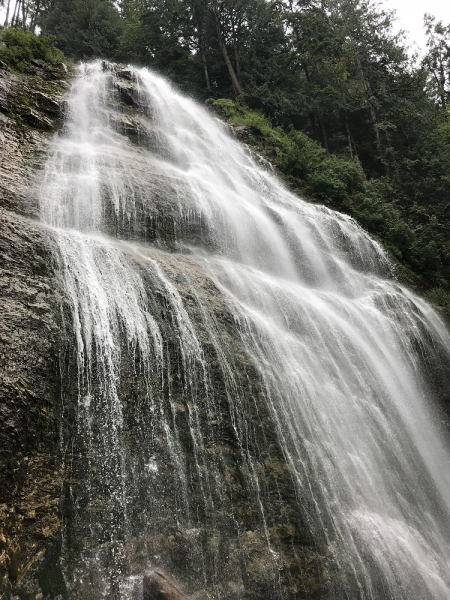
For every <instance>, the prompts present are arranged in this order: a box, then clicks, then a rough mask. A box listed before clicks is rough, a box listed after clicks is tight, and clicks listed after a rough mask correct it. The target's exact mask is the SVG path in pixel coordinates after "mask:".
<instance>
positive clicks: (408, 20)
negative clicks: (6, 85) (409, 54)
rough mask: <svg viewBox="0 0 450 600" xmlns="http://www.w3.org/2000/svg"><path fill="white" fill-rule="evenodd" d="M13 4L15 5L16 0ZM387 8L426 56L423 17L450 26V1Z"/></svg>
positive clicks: (396, 0) (388, 3)
mask: <svg viewBox="0 0 450 600" xmlns="http://www.w3.org/2000/svg"><path fill="white" fill-rule="evenodd" d="M11 4H14V0H13V2H12V3H11ZM383 4H384V6H385V7H386V8H389V9H391V10H395V11H396V12H397V17H398V22H397V29H404V30H405V31H406V33H407V40H408V45H410V46H411V48H412V50H413V51H414V50H415V51H418V52H419V54H424V53H425V51H426V43H425V33H424V29H423V15H424V13H425V12H428V13H430V14H432V15H434V16H435V17H436V19H437V20H438V21H442V22H443V24H444V25H449V24H450V0H426V2H423V1H420V0H384V2H383ZM3 20H4V10H2V9H0V22H3Z"/></svg>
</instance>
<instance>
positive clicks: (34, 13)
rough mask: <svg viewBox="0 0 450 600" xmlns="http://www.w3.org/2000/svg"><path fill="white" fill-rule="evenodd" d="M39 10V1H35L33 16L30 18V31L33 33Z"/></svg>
mask: <svg viewBox="0 0 450 600" xmlns="http://www.w3.org/2000/svg"><path fill="white" fill-rule="evenodd" d="M40 10H41V0H36V6H35V7H34V12H33V16H32V17H31V23H30V29H31V31H32V32H33V33H35V31H36V21H37V18H38V16H39V13H40Z"/></svg>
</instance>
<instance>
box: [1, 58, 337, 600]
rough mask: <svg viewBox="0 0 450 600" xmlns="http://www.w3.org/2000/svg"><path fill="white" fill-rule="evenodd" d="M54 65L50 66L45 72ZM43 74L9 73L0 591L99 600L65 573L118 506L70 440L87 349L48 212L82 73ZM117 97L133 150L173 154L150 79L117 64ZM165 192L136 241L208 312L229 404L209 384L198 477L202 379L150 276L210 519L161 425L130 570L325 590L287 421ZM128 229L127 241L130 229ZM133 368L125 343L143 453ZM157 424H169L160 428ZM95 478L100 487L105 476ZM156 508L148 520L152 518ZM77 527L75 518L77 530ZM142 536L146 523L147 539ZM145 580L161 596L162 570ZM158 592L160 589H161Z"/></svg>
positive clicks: (252, 594) (254, 587)
mask: <svg viewBox="0 0 450 600" xmlns="http://www.w3.org/2000/svg"><path fill="white" fill-rule="evenodd" d="M39 68H40V69H41V70H42V69H44V71H45V65H40V66H39ZM40 75H41V76H18V75H15V74H13V73H11V72H9V71H8V70H7V69H3V68H2V69H0V140H1V156H0V219H1V221H0V252H1V282H2V283H1V298H0V303H1V313H2V321H1V323H0V339H1V344H2V347H1V351H0V358H1V370H2V373H3V377H2V381H1V384H0V479H1V485H2V495H1V498H0V595H1V596H0V597H1V598H5V599H8V600H9V599H10V598H11V599H12V598H20V599H21V600H22V599H27V600H28V599H31V598H32V599H35V598H36V599H37V598H45V599H56V598H66V597H74V598H75V597H82V596H83V597H89V598H97V597H98V594H99V593H100V589H99V588H96V583H95V581H94V580H91V581H90V582H89V583H88V584H87V585H81V586H80V587H79V588H78V590H77V591H76V592H75V593H74V594H75V595H72V596H70V594H69V592H68V591H67V588H66V583H65V580H64V577H65V576H67V574H69V578H70V573H71V561H73V563H74V564H76V563H77V560H79V556H80V554H82V553H83V544H84V543H85V539H86V538H85V537H84V536H87V535H88V533H87V531H86V530H85V529H86V526H87V524H88V523H89V522H90V519H91V516H92V515H96V514H98V511H100V512H101V511H102V510H104V507H103V508H102V503H104V500H101V499H99V500H98V501H94V502H92V498H91V499H86V498H85V497H84V494H85V489H84V488H85V482H86V456H87V455H86V452H87V451H86V448H83V447H76V444H75V446H74V445H73V444H72V445H71V446H70V444H69V441H70V440H71V439H74V438H75V437H76V436H75V433H74V428H75V427H76V425H75V422H74V412H75V410H76V408H75V406H76V403H77V385H78V384H77V375H76V366H75V364H76V357H75V354H74V345H75V344H74V341H73V339H72V338H71V333H70V331H71V328H70V318H71V317H70V314H69V312H67V311H68V309H67V301H66V300H65V299H64V298H63V297H62V293H63V292H62V291H61V285H60V280H59V276H58V273H57V269H56V268H55V261H56V259H55V257H57V256H58V250H57V249H56V247H55V243H54V240H53V233H52V232H51V231H50V230H48V229H46V228H45V227H44V226H42V225H41V224H39V222H38V221H37V220H36V218H37V217H38V214H39V206H38V201H37V193H36V188H37V183H38V179H37V178H38V174H39V173H40V171H41V170H42V167H43V161H44V159H45V156H46V153H47V150H48V147H49V144H51V140H52V136H53V135H54V132H55V131H57V130H58V128H59V126H60V123H61V118H62V113H63V108H64V105H63V102H62V97H63V93H64V91H65V89H66V88H67V82H66V81H65V80H64V79H61V80H59V79H55V77H54V74H53V75H52V76H50V77H49V78H47V79H44V78H43V77H42V73H40ZM115 94H116V96H115V99H114V98H113V100H112V103H111V108H110V120H111V122H112V123H113V124H114V127H115V129H116V131H117V132H118V133H119V134H122V135H125V136H127V137H128V138H129V139H130V140H131V142H132V143H135V142H136V140H137V139H140V140H141V142H142V140H144V143H145V145H146V147H149V148H152V149H153V150H154V151H155V152H161V151H162V146H161V144H159V143H158V139H157V137H154V134H152V132H151V131H149V130H148V128H147V130H144V129H143V128H142V127H141V126H140V123H141V121H142V119H144V120H145V119H148V115H147V114H145V110H144V109H143V107H142V106H140V105H139V94H138V92H137V89H136V84H135V82H133V78H132V76H131V74H130V73H129V72H128V71H126V70H122V71H119V72H118V73H117V84H116V92H115ZM156 134H157V132H156ZM143 168H145V165H144V164H143ZM156 175H157V173H156ZM157 200H158V199H157ZM159 200H160V201H156V202H155V203H154V205H153V206H154V208H153V210H154V211H156V212H154V213H151V214H149V213H146V212H145V211H146V210H147V209H146V207H145V206H144V205H142V207H141V209H142V213H141V216H140V219H139V221H138V223H137V225H136V226H137V232H138V233H136V231H134V234H133V236H131V237H136V236H137V237H140V238H142V237H144V238H145V239H147V240H148V241H150V242H153V245H154V247H153V249H150V250H148V251H147V254H148V257H150V258H151V257H152V256H153V257H154V258H157V259H158V260H159V261H160V263H161V264H163V265H164V268H165V269H166V270H167V271H168V272H170V273H171V275H172V276H173V280H174V281H176V282H177V287H178V292H179V293H180V295H181V297H182V298H183V301H184V302H185V303H186V306H189V311H190V318H191V319H194V320H195V321H196V327H198V332H200V333H199V335H200V336H201V337H200V341H201V344H202V345H203V347H204V349H205V350H204V351H205V361H206V362H207V363H208V370H209V372H210V375H209V377H210V379H211V384H212V385H213V386H214V389H215V390H216V393H215V402H216V405H215V407H214V410H212V408H211V407H210V406H208V402H209V401H210V399H209V392H207V390H206V389H203V391H201V390H200V392H199V393H200V396H199V397H198V406H197V408H196V410H197V411H198V414H197V418H198V423H197V427H198V431H199V432H201V435H202V436H203V438H204V439H203V442H202V443H203V444H204V457H203V458H202V460H203V463H202V466H201V469H200V471H198V465H197V466H196V465H195V461H196V460H197V459H196V457H195V452H194V448H192V439H191V429H192V422H191V419H192V415H191V411H192V406H191V404H190V400H189V398H188V397H187V396H186V394H185V391H186V388H185V385H186V378H187V374H186V373H185V372H183V367H182V364H183V356H182V349H181V348H180V341H179V339H178V337H177V336H178V334H177V330H176V327H175V326H174V325H173V323H174V318H173V315H172V314H171V310H172V309H173V307H172V308H171V306H170V303H168V302H167V299H165V298H164V296H165V295H166V294H167V291H164V290H163V289H161V287H160V289H159V290H158V289H155V288H157V286H158V284H155V282H154V281H153V282H152V281H149V285H148V290H149V292H148V293H149V296H150V298H151V300H150V301H151V302H152V306H153V312H154V314H155V315H158V317H157V318H158V319H159V321H160V323H161V326H162V327H163V331H164V335H165V342H164V343H165V344H166V345H167V348H168V349H169V351H170V356H171V366H170V369H169V372H168V373H167V374H166V375H167V377H168V380H169V381H170V382H171V391H170V398H169V397H168V396H167V395H166V396H164V394H163V395H162V396H161V398H160V399H159V402H161V403H162V404H163V403H165V404H167V406H166V407H165V409H164V410H168V411H169V412H170V411H174V412H173V415H172V418H173V420H174V423H175V422H176V426H177V430H178V435H179V437H180V444H181V445H182V446H183V448H184V450H185V454H186V457H187V459H186V460H187V465H186V469H187V472H188V473H189V481H188V485H189V487H190V488H192V489H191V492H190V496H189V497H190V506H189V510H190V511H192V512H194V513H195V512H197V517H196V519H195V522H196V523H197V525H196V527H195V528H193V527H191V528H189V527H187V525H186V523H184V524H183V523H182V522H181V521H180V519H179V517H178V512H179V510H180V509H179V506H177V504H178V503H179V502H180V501H181V499H180V497H179V491H177V489H176V486H175V484H174V481H173V472H172V471H171V469H170V466H169V465H170V461H171V456H170V449H169V448H168V447H167V442H166V441H165V440H164V436H163V431H160V432H159V433H156V434H155V437H154V438H153V439H152V444H153V446H152V447H151V448H148V450H147V451H145V452H143V453H142V456H141V457H139V458H136V461H137V464H136V465H135V466H134V468H136V466H137V468H140V465H141V466H142V468H144V466H145V465H144V462H145V460H148V461H150V463H151V461H152V460H153V457H154V456H156V458H155V459H154V469H155V470H158V471H159V473H160V477H159V481H160V483H159V484H158V487H157V488H155V489H154V491H153V492H152V495H151V506H150V507H149V506H148V505H146V504H145V502H147V501H148V499H147V498H146V496H145V494H144V495H143V496H142V498H141V497H140V496H141V495H142V494H141V493H140V491H139V490H134V491H135V492H136V497H135V498H131V500H130V505H131V506H132V511H133V514H134V515H135V524H134V526H133V531H132V534H131V539H128V542H127V544H126V546H125V547H123V548H122V549H121V552H122V554H123V555H126V562H127V565H128V567H127V568H128V569H131V570H130V576H142V574H143V573H144V571H145V569H146V568H148V565H149V564H152V566H156V567H158V568H159V567H160V568H162V569H164V570H165V572H168V573H170V575H171V576H173V577H175V578H176V579H177V580H178V581H180V582H183V588H184V590H185V591H186V593H188V596H189V597H190V598H195V599H196V600H203V599H206V598H210V597H212V596H211V594H213V595H214V594H219V597H220V598H222V599H226V598H229V599H230V600H231V599H236V598H249V599H250V598H254V599H255V600H256V599H261V600H262V599H263V598H268V597H278V595H280V594H284V597H289V598H291V597H292V598H294V597H295V598H300V597H301V598H320V597H324V594H325V593H326V592H325V590H326V587H327V583H328V580H329V574H328V573H327V571H326V567H325V557H324V555H323V554H321V553H320V551H318V547H317V544H316V543H315V542H313V538H312V534H311V532H310V531H309V529H308V527H307V526H306V525H305V522H304V518H303V516H302V515H300V514H299V510H298V504H297V501H296V491H295V487H294V484H293V480H292V477H291V474H290V471H289V467H288V465H287V464H286V462H285V460H284V458H283V455H282V452H281V449H280V448H279V447H278V444H277V440H276V435H275V432H274V425H273V423H272V417H271V415H270V414H269V412H268V411H267V408H266V407H265V404H264V402H263V401H262V399H261V391H262V383H261V381H260V378H259V377H258V376H257V374H256V372H255V370H254V368H253V367H252V364H251V360H250V359H249V357H248V356H246V353H245V350H244V349H243V347H242V343H241V341H240V339H239V336H238V335H237V333H236V330H235V327H234V325H233V316H232V315H231V314H230V312H229V309H228V307H227V306H226V304H225V302H224V301H223V298H222V297H221V295H220V293H219V291H218V290H217V288H216V287H215V286H214V284H213V283H212V282H211V281H209V280H208V278H207V277H205V275H204V274H203V273H202V271H201V269H199V267H198V264H196V263H195V261H191V260H190V258H189V256H184V257H182V256H178V258H175V255H172V256H171V255H170V254H165V253H164V254H162V253H161V252H160V250H158V248H159V249H168V248H169V249H171V250H174V249H175V250H176V249H177V246H176V243H175V234H174V231H175V225H174V219H173V217H172V216H171V214H170V205H169V204H168V203H167V200H166V199H164V198H163V197H162V196H161V198H160V199H159ZM111 228H112V229H114V228H116V229H117V228H119V229H120V224H118V223H115V222H114V220H113V219H112V221H111ZM178 233H179V232H178ZM182 233H183V232H182ZM121 234H122V237H127V232H126V231H121ZM183 235H184V236H185V237H186V238H189V237H190V238H191V239H192V238H195V237H196V236H197V237H198V238H202V239H203V241H204V243H205V244H208V243H209V240H208V232H207V231H205V230H203V229H202V224H201V223H197V222H196V221H195V219H192V220H191V221H190V222H189V223H188V224H187V225H186V231H184V233H183ZM182 237H183V236H182ZM179 239H180V238H179ZM179 239H178V241H179ZM181 239H182V238H181ZM125 252H126V253H127V252H128V253H129V252H130V251H129V250H126V251H125ZM131 254H133V253H131ZM132 259H133V260H137V263H139V261H142V260H143V258H142V257H141V258H136V256H133V257H132ZM189 279H191V280H193V281H195V289H196V290H197V292H198V290H201V291H200V292H198V293H200V294H201V295H202V296H203V298H201V299H200V300H199V299H198V298H195V296H193V293H192V286H191V285H189ZM159 286H160V283H159ZM202 299H203V300H207V303H208V305H209V306H211V307H213V309H214V319H215V320H216V324H215V326H216V327H219V328H220V332H221V333H220V335H221V336H224V338H226V340H227V344H228V347H229V349H230V352H231V355H232V356H231V360H232V361H233V362H234V364H235V365H236V378H237V380H238V381H239V385H240V386H242V390H244V396H243V398H242V402H243V405H242V407H241V408H242V411H243V413H244V414H245V415H246V416H247V418H248V426H246V428H245V429H246V430H245V431H244V432H243V433H242V436H243V437H241V439H239V440H238V439H237V438H236V431H235V430H234V427H235V425H233V418H235V416H233V415H231V414H230V407H229V404H228V400H227V396H226V393H227V392H226V389H227V383H226V382H225V381H224V379H223V378H224V373H223V369H221V368H220V367H221V361H223V357H221V356H220V355H219V354H218V351H217V346H216V345H215V343H214V338H213V337H212V336H211V332H210V331H208V330H207V329H206V328H205V315H203V314H202V309H201V307H202V305H203V303H202V301H201V300H202ZM61 308H62V311H61ZM62 317H64V319H62ZM64 321H65V325H64ZM68 323H69V326H67V324H68ZM171 323H172V325H171ZM134 361H135V357H134V355H133V352H131V353H130V348H125V347H124V348H123V358H122V365H121V402H122V403H123V407H124V414H125V426H124V427H125V431H126V437H127V440H128V441H127V444H128V445H129V447H130V448H131V450H130V451H131V454H132V455H134V454H135V455H136V457H137V455H138V453H139V448H140V447H142V444H147V443H148V439H146V438H145V436H144V438H142V439H140V438H139V435H141V434H140V433H139V432H140V431H142V428H139V427H137V426H136V423H140V422H142V421H143V420H145V419H150V420H151V419H152V416H151V415H150V414H149V413H146V407H145V405H144V404H143V400H144V399H145V396H146V392H145V390H144V389H143V383H142V381H141V380H140V378H139V369H137V368H136V365H135V364H134ZM202 394H203V396H202ZM62 396H63V397H64V402H62V401H61V397H62ZM169 403H170V406H169ZM149 426H150V427H151V428H153V429H155V430H157V427H156V426H155V425H151V423H150V421H149ZM140 444H141V446H140ZM243 444H244V445H245V449H244V447H243ZM243 452H244V453H245V456H244V457H243ZM152 464H153V463H152ZM249 464H251V465H252V468H254V469H256V471H257V477H258V480H260V481H263V482H264V486H263V488H262V489H261V490H260V491H259V497H255V491H254V489H253V488H252V486H251V485H249V478H252V477H255V474H253V475H252V473H250V472H249V470H248V469H249ZM130 468H133V466H131V467H130ZM92 469H93V467H92ZM202 473H203V474H202ZM89 477H92V481H93V483H92V485H93V486H94V487H95V485H96V483H95V475H89ZM201 477H213V478H215V479H216V480H217V481H216V482H215V483H213V482H211V486H212V487H211V489H215V490H216V491H215V493H217V494H219V493H220V496H218V497H217V498H213V497H212V498H210V499H209V500H208V501H207V502H206V501H205V498H204V497H203V498H202V496H201V490H202V485H203V484H202V481H201ZM199 478H200V479H199ZM174 486H175V487H174ZM214 486H215V487H214ZM132 492H133V490H131V491H130V494H131V493H132ZM74 499H75V500H74ZM96 502H97V503H96ZM205 502H206V503H205ZM211 502H212V503H214V502H216V503H217V504H218V505H219V504H220V508H216V509H213V506H212V505H209V504H208V503H211ZM75 506H77V507H78V508H75ZM80 506H81V509H80ZM261 514H263V515H264V518H263V519H262V517H261ZM144 517H145V519H146V520H148V521H146V522H145V523H144V521H143V519H144ZM62 522H63V523H65V525H64V528H63V529H62V526H61V524H62ZM83 523H84V525H83ZM142 531H146V534H145V536H142ZM63 533H64V535H63ZM63 537H64V541H63V540H62V538H63ZM102 552H104V553H105V555H106V556H109V557H110V558H109V559H111V560H112V558H111V557H114V553H115V550H114V547H113V546H112V545H109V546H108V544H107V543H104V544H103V550H102ZM105 560H108V559H105ZM205 560H206V564H205V563H204V561H205ZM130 565H131V567H130ZM63 573H64V574H65V575H64V576H63ZM146 581H147V584H146V585H147V588H148V589H150V588H149V585H150V584H148V579H147V580H146ZM202 581H203V583H202ZM150 587H151V586H150ZM166 587H167V589H168V590H169V592H170V594H172V596H170V594H169V596H170V597H178V596H174V594H175V595H176V594H179V593H178V592H177V591H176V590H175V588H174V587H173V586H171V584H169V583H165V584H164V586H163V588H164V589H165V588H166ZM147 588H145V589H147ZM174 590H175V591H174ZM282 590H284V591H282ZM163 592H164V590H163V591H161V592H160V596H161V594H163ZM169 592H168V593H169ZM111 593H112V594H113V595H114V597H116V598H120V597H121V592H120V590H118V589H116V590H115V591H113V592H111ZM145 593H147V595H148V594H150V593H156V592H149V591H148V590H147V592H145ZM158 593H159V592H158ZM179 595H180V594H179ZM160 596H158V597H160ZM169 596H167V597H169ZM111 597H112V596H111ZM161 597H165V596H161ZM214 597H216V596H214Z"/></svg>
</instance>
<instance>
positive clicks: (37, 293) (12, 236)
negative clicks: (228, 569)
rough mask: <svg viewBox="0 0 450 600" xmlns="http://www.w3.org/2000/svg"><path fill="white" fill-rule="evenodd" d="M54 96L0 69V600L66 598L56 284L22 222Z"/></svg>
mask: <svg viewBox="0 0 450 600" xmlns="http://www.w3.org/2000/svg"><path fill="white" fill-rule="evenodd" d="M52 90H53V92H52ZM61 92H62V88H60V86H59V85H58V84H52V86H48V85H47V84H45V83H44V82H42V84H40V83H38V82H37V81H36V80H35V81H33V82H31V81H30V80H28V79H27V78H26V77H20V76H18V75H15V74H13V73H10V72H9V71H8V70H6V69H2V68H1V65H0V314H1V319H0V372H1V376H0V490H1V492H0V597H2V598H9V597H10V595H9V594H11V595H12V596H14V595H17V597H19V598H35V597H37V595H39V594H42V595H43V597H46V598H49V597H51V598H56V597H57V596H58V595H59V594H61V593H64V582H63V580H62V575H61V571H60V568H59V547H60V543H61V540H60V533H59V532H60V514H59V495H60V486H61V478H60V459H59V445H58V414H59V388H60V384H59V378H58V366H57V357H58V343H57V340H58V339H59V337H60V335H59V327H58V324H57V321H58V309H57V302H56V297H55V294H56V287H57V286H56V284H55V279H54V273H53V270H52V259H51V256H52V248H51V240H50V238H49V236H48V234H47V233H46V232H45V230H42V229H41V228H39V226H38V225H37V224H33V223H32V222H31V221H29V220H28V219H27V218H26V217H25V216H23V215H27V216H30V217H33V216H35V215H36V213H37V203H36V201H35V199H34V198H33V196H32V195H31V194H30V186H31V183H32V181H33V177H34V171H35V169H36V168H38V167H39V165H41V164H42V161H43V159H44V157H45V153H46V149H47V145H48V142H49V141H50V139H51V138H50V135H49V134H48V133H44V132H43V129H47V130H49V131H50V130H53V129H54V127H55V125H56V123H57V120H58V118H59V102H58V101H59V98H60V95H61ZM57 107H58V111H57ZM31 115H32V118H30V117H31ZM44 124H45V127H44V126H43V125H44Z"/></svg>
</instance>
